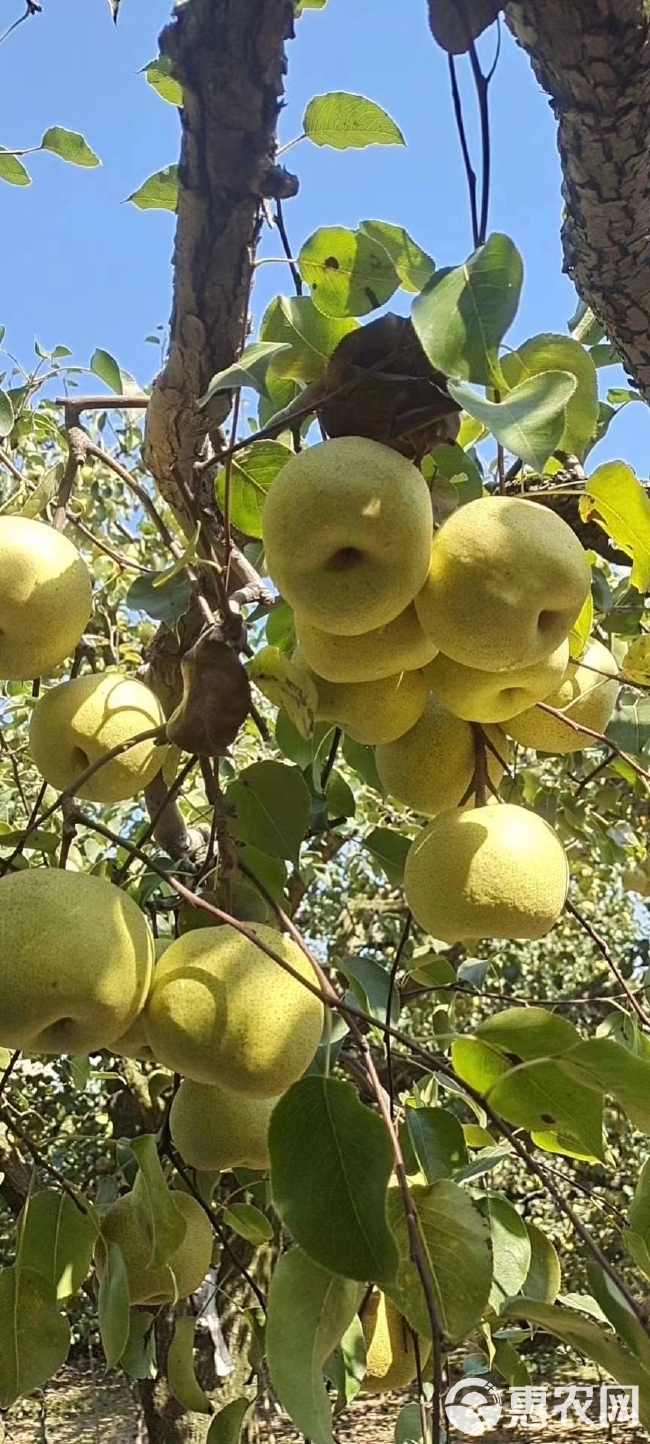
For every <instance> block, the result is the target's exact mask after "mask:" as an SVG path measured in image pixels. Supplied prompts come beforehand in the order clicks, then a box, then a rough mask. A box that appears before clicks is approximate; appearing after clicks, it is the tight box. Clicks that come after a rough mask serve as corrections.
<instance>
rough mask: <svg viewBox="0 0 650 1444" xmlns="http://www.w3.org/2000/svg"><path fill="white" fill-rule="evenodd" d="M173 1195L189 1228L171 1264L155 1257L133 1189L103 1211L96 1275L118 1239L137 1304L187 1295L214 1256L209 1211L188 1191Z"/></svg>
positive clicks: (101, 1272)
mask: <svg viewBox="0 0 650 1444" xmlns="http://www.w3.org/2000/svg"><path fill="white" fill-rule="evenodd" d="M172 1199H173V1202H174V1204H175V1205H176V1208H177V1209H178V1210H179V1212H180V1213H181V1214H182V1216H183V1218H184V1220H185V1224H186V1228H185V1236H184V1238H183V1239H181V1242H180V1244H179V1245H178V1248H176V1249H175V1250H174V1252H173V1253H172V1254H171V1256H170V1258H169V1262H168V1263H167V1264H161V1263H152V1262H150V1260H151V1239H150V1238H149V1237H148V1236H147V1234H146V1233H145V1231H144V1229H143V1227H142V1225H141V1223H140V1219H139V1216H138V1212H137V1209H136V1208H135V1206H134V1202H133V1195H132V1194H131V1193H125V1194H124V1196H123V1197H122V1198H118V1199H117V1201H116V1202H115V1203H111V1204H110V1206H109V1207H108V1208H107V1209H106V1211H105V1213H103V1214H102V1219H101V1230H102V1232H101V1237H100V1238H99V1239H98V1240H97V1244H96V1246H95V1264H96V1268H97V1275H98V1277H99V1280H100V1282H101V1280H102V1278H103V1275H104V1271H105V1267H106V1246H105V1245H106V1243H116V1244H117V1245H118V1247H119V1249H120V1252H121V1254H122V1258H123V1259H124V1263H125V1266H126V1273H127V1279H128V1284H129V1299H130V1302H131V1304H132V1305H133V1304H166V1303H172V1302H173V1301H174V1298H175V1297H178V1298H179V1299H186V1298H187V1297H188V1294H193V1293H196V1290H197V1289H199V1288H200V1287H201V1284H202V1283H203V1280H204V1278H205V1276H206V1274H207V1272H208V1269H209V1267H210V1264H211V1262H212V1243H213V1239H212V1225H211V1223H210V1220H209V1218H208V1217H207V1214H206V1213H205V1212H204V1210H203V1209H202V1208H201V1205H200V1203H197V1200H196V1199H195V1198H192V1197H191V1196H190V1194H188V1193H181V1192H180V1191H178V1190H176V1191H175V1192H173V1193H172ZM172 1274H173V1277H172Z"/></svg>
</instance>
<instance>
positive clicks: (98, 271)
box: [0, 0, 650, 476]
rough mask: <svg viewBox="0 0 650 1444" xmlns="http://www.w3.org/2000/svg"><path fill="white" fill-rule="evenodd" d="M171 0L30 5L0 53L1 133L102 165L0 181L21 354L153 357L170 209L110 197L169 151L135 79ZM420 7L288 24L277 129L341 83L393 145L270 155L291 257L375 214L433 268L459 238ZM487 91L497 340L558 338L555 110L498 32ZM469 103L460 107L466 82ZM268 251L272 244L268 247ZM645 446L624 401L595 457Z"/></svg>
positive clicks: (447, 111) (467, 241) (461, 220)
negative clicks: (72, 135) (372, 113)
mask: <svg viewBox="0 0 650 1444" xmlns="http://www.w3.org/2000/svg"><path fill="white" fill-rule="evenodd" d="M170 4H171V0H122V8H121V13H120V20H119V23H118V25H117V27H116V28H114V26H113V24H112V21H111V18H110V12H109V8H108V4H107V3H106V0H43V13H42V15H40V16H36V17H34V18H33V19H30V20H28V21H26V22H25V23H24V24H23V25H21V26H20V27H19V29H18V30H17V31H16V32H15V33H14V34H13V35H12V36H11V37H10V38H9V39H8V40H7V41H6V42H5V43H4V44H3V45H2V46H1V47H0V140H1V141H2V144H3V145H4V146H5V147H7V148H10V149H14V148H17V147H19V146H23V145H25V146H27V145H31V144H34V143H38V140H39V139H40V136H41V134H42V132H43V131H44V130H45V129H46V128H47V127H48V126H50V125H55V124H56V125H62V126H66V127H68V128H69V129H72V130H80V131H82V132H83V133H84V135H85V136H86V138H87V140H88V142H89V144H90V145H91V146H92V147H93V149H94V150H95V151H96V152H97V154H98V155H99V156H101V158H102V161H103V165H102V168H101V169H100V170H94V171H93V170H79V169H76V168H73V167H71V166H68V165H65V164H64V163H63V162H62V161H59V160H58V159H57V158H55V157H53V156H49V155H39V156H34V157H32V158H30V160H29V162H28V164H29V166H30V169H31V172H32V175H33V178H34V184H33V185H32V186H31V188H29V189H26V188H24V189H18V188H14V187H11V186H8V185H6V184H2V183H0V227H1V231H2V236H3V253H2V254H3V268H2V276H1V281H0V324H2V325H4V326H6V328H7V335H6V339H5V345H7V346H9V347H10V349H11V350H12V351H13V352H14V354H16V355H18V356H20V358H21V359H23V360H25V359H26V358H28V357H29V356H30V354H31V353H32V346H33V340H34V337H35V336H36V337H38V339H39V340H40V342H41V343H42V344H43V345H44V346H46V347H53V346H55V345H57V344H64V345H67V346H69V347H70V348H71V349H72V350H73V352H74V359H75V361H76V362H78V363H79V364H87V362H88V359H89V357H90V355H91V353H92V351H93V350H94V348H95V347H96V346H101V347H104V348H105V349H107V350H108V351H110V352H112V353H113V354H114V355H115V356H116V357H117V359H118V360H119V362H120V364H121V365H122V366H123V367H124V368H125V369H126V370H128V371H131V372H132V373H133V374H134V375H135V376H136V377H137V378H138V380H139V381H140V382H141V383H146V382H148V381H149V380H150V379H151V376H152V374H153V371H154V370H155V366H156V361H155V357H156V352H155V350H154V348H153V347H152V346H151V345H148V344H147V343H146V342H145V337H146V336H147V335H148V334H150V333H152V332H154V331H155V329H156V327H157V326H158V325H159V324H160V323H161V322H166V320H167V318H168V314H169V308H170V296H171V254H172V245H173V231H174V218H173V216H171V215H169V214H167V213H164V212H161V211H151V212H145V213H142V212H139V211H137V210H136V209H135V207H133V206H132V205H127V204H125V203H124V202H125V198H126V197H127V196H128V195H129V194H130V193H131V192H132V191H134V190H135V189H136V188H137V187H138V185H140V184H141V182H142V181H143V180H144V179H145V178H146V177H147V176H148V175H149V174H150V173H151V172H153V171H155V170H158V169H160V168H161V167H162V166H164V165H168V164H169V163H170V162H171V161H173V160H175V159H176V158H177V154H178V140H179V120H178V115H177V112H176V111H175V110H174V109H173V108H172V107H171V106H169V105H166V104H164V103H163V102H162V101H161V100H160V99H159V98H158V96H156V95H155V94H154V92H153V91H152V90H151V88H150V87H149V86H148V85H147V84H146V81H145V79H144V77H143V76H142V75H140V74H139V73H138V72H139V71H140V70H141V69H142V67H143V66H144V65H145V64H146V63H147V62H148V61H149V60H151V59H153V57H154V56H155V54H156V50H157V35H158V32H159V30H160V28H161V27H162V25H163V24H164V23H165V21H166V20H167V18H168V15H169V11H170ZM22 8H23V6H22V3H21V0H16V3H15V5H14V3H13V0H1V5H0V11H1V19H2V24H9V23H10V21H11V20H12V19H14V18H16V17H17V16H18V15H19V14H20V13H21V12H22ZM425 17H426V4H425V0H398V3H396V0H329V3H328V5H327V8H326V9H325V10H324V11H320V12H319V11H306V12H305V14H304V16H303V18H302V19H301V20H300V21H298V22H297V25H296V39H295V41H293V42H291V43H290V45H289V47H288V55H289V74H288V77H287V102H288V103H287V106H286V109H285V110H284V112H283V115H282V121H281V138H282V140H283V141H287V140H290V139H291V138H292V137H293V136H295V135H298V134H299V133H300V130H301V118H302V113H303V110H304V107H305V104H306V102H307V101H308V100H309V99H310V97H311V96H312V95H314V94H319V93H322V92H324V91H327V90H349V91H354V92H357V93H361V94H365V95H368V96H371V97H372V98H373V99H374V100H376V101H378V102H379V103H380V104H381V105H382V106H383V107H384V108H385V109H386V110H388V111H389V112H390V114H391V115H392V116H393V117H394V118H395V120H396V121H397V122H398V124H399V125H400V127H401V129H402V130H403V132H404V134H405V137H406V140H407V142H408V145H407V148H406V149H401V148H397V147H396V148H391V149H379V148H374V149H369V150H363V151H348V152H337V151H331V150H325V149H320V148H317V147H315V146H312V145H311V144H309V143H308V142H302V143H301V144H300V145H299V146H296V147H295V148H294V149H293V150H291V151H290V152H289V155H288V157H287V164H288V165H289V166H290V168H292V169H294V170H296V171H298V173H299V175H300V180H301V191H300V195H299V197H298V198H297V200H295V201H293V202H291V204H290V205H289V206H288V207H287V224H288V228H289V231H290V235H291V239H292V244H293V246H294V249H295V250H297V249H298V248H299V246H300V243H301V242H302V241H303V240H304V239H305V238H306V237H307V236H308V235H309V234H310V233H311V232H312V231H313V230H315V229H316V228H317V227H318V226H321V225H336V224H339V225H347V226H355V225H356V224H357V223H358V222H359V221H360V220H362V219H381V220H389V221H393V222H397V223H399V224H401V225H404V226H405V227H406V228H407V230H409V231H410V232H411V234H412V235H413V236H414V237H415V239H416V240H417V241H419V243H420V244H421V245H423V246H424V247H425V248H426V249H427V250H428V251H430V253H431V254H432V255H433V256H434V258H435V260H436V262H437V263H438V264H439V265H450V264H457V263H458V262H460V261H462V260H463V259H464V258H465V257H466V255H467V254H468V253H469V252H470V251H471V249H472V244H471V232H470V226H469V215H468V206H467V195H466V188H465V181H464V176H463V172H462V167H461V164H460V158H459V150H458V142H457V137H456V132H455V129H454V125H453V117H452V110H451V101H450V94H449V85H448V79H447V65H446V59H445V57H444V56H443V54H442V52H440V51H439V50H438V49H437V47H436V46H435V45H434V44H433V41H432V40H431V37H430V35H429V32H428V29H427V26H426V18H425ZM493 45H494V40H493V37H492V36H490V37H488V38H487V40H486V42H485V43H484V44H483V53H484V56H485V59H486V61H488V62H489V59H490V57H491V54H492V53H493ZM491 94H492V152H493V184H492V201H491V212H490V226H491V229H498V230H503V231H507V232H508V233H509V234H510V235H511V236H512V237H513V239H514V240H515V242H516V243H517V245H518V246H519V248H520V250H521V251H522V254H523V257H524V261H525V267H526V281H525V289H524V296H523V303H522V306H521V310H520V313H519V316H518V318H517V321H516V323H515V327H514V328H513V331H512V333H511V334H510V336H509V337H508V339H509V341H513V340H514V341H517V340H523V339H524V338H525V337H526V336H528V335H531V334H533V333H535V332H537V331H552V330H559V331H564V330H565V329H566V322H567V319H568V317H569V316H570V314H571V312H572V311H573V309H574V305H575V296H574V293H573V289H572V286H571V284H570V283H569V281H568V280H567V278H566V277H564V276H563V275H562V270H561V247H560V222H561V195H560V171H559V163H558V158H557V152H556V143H555V123H554V120H553V117H552V114H551V111H550V109H549V106H548V102H547V100H546V98H545V96H544V95H543V94H542V93H541V92H540V90H539V88H538V86H537V84H536V82H535V80H534V77H533V75H532V73H531V70H530V67H529V64H528V61H527V59H526V57H525V56H524V55H523V53H522V52H521V51H519V50H518V49H517V47H516V46H515V44H514V42H513V41H512V40H511V38H510V36H509V34H508V33H507V31H505V30H504V33H503V43H502V53H501V58H500V61H499V67H498V71H497V74H496V77H495V81H494V83H493V87H492V92H491ZM467 96H468V105H470V106H471V92H470V91H469V90H468V92H467ZM266 250H267V253H270V254H279V251H278V250H277V247H276V244H275V240H273V242H272V245H271V249H270V251H269V247H268V245H267V246H266ZM281 290H284V291H288V292H290V290H291V288H290V284H289V280H288V278H287V276H286V273H285V269H284V267H280V266H271V265H268V266H263V267H262V268H261V270H260V273H259V280H258V283H257V287H256V292H255V297H254V309H255V314H256V316H258V317H259V315H260V314H261V311H262V309H263V307H264V305H265V304H266V303H267V301H268V300H269V299H270V298H271V296H272V295H273V294H275V293H276V292H277V291H281ZM391 304H392V305H394V302H393V303H391ZM601 374H603V375H604V379H605V383H606V384H609V385H620V384H625V383H624V382H622V378H621V376H620V374H618V373H617V372H616V371H615V370H611V369H610V370H608V371H606V372H605V373H601ZM649 450H650V424H649V414H648V411H647V408H646V407H644V406H641V405H639V404H638V403H635V404H634V405H632V406H630V407H628V408H627V411H626V413H625V414H624V415H622V416H621V417H619V418H617V420H616V422H615V423H614V425H613V427H612V429H611V431H610V436H609V438H608V439H607V441H606V442H605V443H604V444H603V446H601V447H600V448H599V450H598V453H597V459H598V460H604V459H607V458H609V457H613V456H618V455H621V456H624V457H625V459H626V460H628V461H630V462H631V463H632V464H633V465H635V466H636V468H637V470H638V472H639V474H640V475H642V476H647V475H648V472H649V471H650V465H649V464H648V461H647V459H646V457H647V453H648V451H649Z"/></svg>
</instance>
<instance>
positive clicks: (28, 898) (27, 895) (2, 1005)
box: [0, 867, 154, 1054]
mask: <svg viewBox="0 0 650 1444" xmlns="http://www.w3.org/2000/svg"><path fill="white" fill-rule="evenodd" d="M153 958H154V944H153V938H152V936H151V932H150V930H149V927H148V924H147V922H146V919H145V917H144V914H143V913H142V912H141V911H140V908H139V907H138V906H137V904H136V903H135V902H134V901H133V898H131V897H129V895H128V893H125V892H123V891H122V890H121V889H120V888H117V887H114V886H113V883H110V882H107V881H106V880H105V879H104V878H101V877H94V876H93V875H92V874H90V873H84V872H66V871H65V870H64V869H61V868H45V867H32V868H26V869H24V870H23V871H21V872H15V873H10V874H9V875H8V876H7V877H5V878H3V879H2V881H1V882H0V1045H1V1046H2V1047H6V1048H22V1049H23V1050H24V1051H25V1052H28V1053H70V1054H80V1053H96V1052H98V1051H99V1050H100V1049H101V1048H109V1047H110V1045H111V1044H112V1043H113V1042H115V1040H116V1039H117V1038H119V1037H121V1035H122V1034H123V1033H125V1032H126V1031H127V1029H128V1028H130V1026H131V1023H132V1022H133V1020H134V1018H136V1016H137V1014H138V1013H139V1012H140V1011H141V1009H142V1007H143V1005H144V1001H145V998H146V996H147V992H148V990H149V984H150V982H151V974H152V968H153Z"/></svg>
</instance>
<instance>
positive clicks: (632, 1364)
mask: <svg viewBox="0 0 650 1444" xmlns="http://www.w3.org/2000/svg"><path fill="white" fill-rule="evenodd" d="M502 1317H504V1318H507V1319H527V1321H528V1323H530V1324H536V1325H537V1327H538V1328H540V1329H543V1330H544V1331H545V1333H547V1334H553V1335H554V1336H555V1338H557V1339H561V1340H562V1342H563V1343H564V1344H568V1345H569V1348H572V1349H577V1350H578V1352H579V1353H581V1354H584V1355H585V1356H586V1358H588V1359H591V1360H592V1362H593V1363H594V1364H598V1366H599V1368H601V1369H604V1370H605V1372H606V1373H607V1374H610V1375H611V1377H612V1378H613V1379H616V1380H617V1382H618V1383H619V1384H623V1385H627V1386H628V1387H629V1386H631V1385H634V1384H636V1385H637V1386H638V1389H639V1416H640V1419H641V1423H642V1425H643V1427H644V1428H645V1429H648V1428H650V1372H648V1371H647V1370H646V1369H644V1368H643V1365H642V1364H640V1363H639V1362H638V1360H637V1359H635V1357H634V1355H633V1354H632V1353H631V1352H630V1351H629V1350H628V1349H626V1348H625V1346H624V1345H623V1344H621V1343H619V1341H618V1339H617V1338H616V1337H615V1335H614V1334H612V1333H610V1331H609V1329H608V1330H605V1329H603V1328H602V1327H599V1325H598V1324H596V1323H594V1322H593V1321H592V1320H591V1319H584V1318H581V1317H580V1315H579V1314H575V1313H573V1312H572V1311H570V1310H569V1309H563V1308H561V1306H560V1305H558V1304H540V1303H536V1302H533V1301H532V1300H528V1299H511V1300H510V1301H509V1302H508V1303H507V1304H505V1305H504V1307H503V1310H502Z"/></svg>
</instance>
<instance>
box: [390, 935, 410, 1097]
mask: <svg viewBox="0 0 650 1444" xmlns="http://www.w3.org/2000/svg"><path fill="white" fill-rule="evenodd" d="M412 923H413V916H412V914H411V913H410V912H409V913H407V915H406V922H405V923H404V927H403V928H402V935H401V937H400V940H399V942H398V944H397V948H396V951H395V957H394V958H393V966H392V968H391V970H390V977H389V979H388V994H387V997H386V1022H387V1023H390V1020H391V1013H392V1010H393V998H394V995H395V983H396V981H397V974H398V972H399V969H400V965H401V962H402V957H403V955H404V949H405V947H406V944H407V942H408V940H409V933H410V931H411V926H412ZM384 1043H385V1047H386V1073H387V1075H388V1097H389V1100H390V1116H391V1118H394V1117H395V1087H394V1080H393V1049H392V1040H391V1036H390V1033H387V1034H386V1036H385V1039H384Z"/></svg>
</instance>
